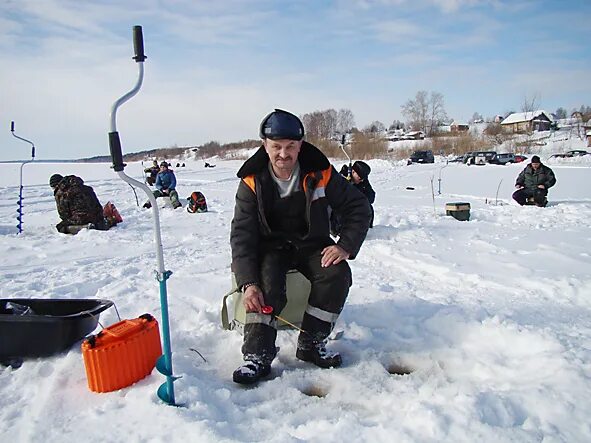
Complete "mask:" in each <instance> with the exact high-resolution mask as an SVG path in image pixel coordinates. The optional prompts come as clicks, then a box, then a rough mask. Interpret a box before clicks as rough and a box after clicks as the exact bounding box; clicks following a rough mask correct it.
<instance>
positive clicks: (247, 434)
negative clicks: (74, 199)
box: [0, 156, 591, 442]
mask: <svg viewBox="0 0 591 443" xmlns="http://www.w3.org/2000/svg"><path fill="white" fill-rule="evenodd" d="M588 157H591V156H588ZM569 160H571V161H570V162H568V163H566V162H564V163H557V164H552V165H551V166H552V167H553V169H554V172H555V173H556V176H557V179H558V184H557V185H556V186H555V187H554V188H552V189H551V191H550V195H549V200H550V203H549V205H548V207H547V208H537V207H519V206H517V205H516V204H514V203H512V202H511V199H510V197H511V193H512V191H513V189H514V188H513V183H514V181H515V178H516V176H517V175H518V173H519V172H520V171H521V170H522V169H523V167H524V166H525V164H515V165H508V166H494V165H486V166H466V165H461V164H449V165H447V166H445V164H443V163H435V164H433V165H411V166H400V165H396V164H392V163H389V162H387V161H384V160H372V161H369V163H370V165H371V167H372V173H371V176H370V178H371V181H372V184H373V186H374V188H375V190H376V192H377V199H376V203H375V213H376V218H375V227H374V228H373V229H372V230H371V231H370V232H369V235H368V237H367V239H366V241H365V243H364V246H363V247H362V249H361V252H360V254H359V256H358V258H357V259H356V260H354V261H351V262H350V264H351V267H352V270H353V278H354V282H353V286H352V288H351V291H350V294H349V299H348V301H347V304H346V306H345V309H344V311H343V313H342V315H341V317H340V319H339V322H338V324H337V329H342V330H343V331H344V334H343V337H342V338H341V339H340V340H337V341H332V342H331V343H329V347H330V348H332V349H335V350H338V351H340V352H341V353H342V354H343V359H344V365H343V367H342V368H339V369H327V370H323V369H318V368H315V367H313V366H312V365H310V364H308V363H304V362H301V361H298V360H296V359H295V356H294V354H295V342H296V337H297V335H296V333H295V332H293V331H282V332H280V333H279V337H278V340H277V345H278V346H280V348H281V350H280V352H279V355H278V358H277V359H276V360H275V362H274V363H273V371H272V375H271V379H270V380H269V381H266V382H264V383H261V384H260V385H258V386H256V387H252V388H244V387H242V386H239V385H236V384H234V383H233V382H232V380H231V374H232V371H233V370H234V369H235V368H236V367H238V366H239V365H240V363H241V354H240V345H241V336H240V335H239V334H238V333H236V332H233V331H225V330H223V329H222V328H221V326H220V306H221V298H222V296H223V295H224V294H225V293H227V292H228V291H229V290H230V289H231V283H230V267H229V266H230V246H229V241H228V237H229V231H230V221H231V219H232V215H233V206H234V193H235V191H236V187H237V185H238V180H237V178H236V176H235V173H236V171H237V170H238V168H239V166H240V164H241V162H240V161H237V160H233V161H221V160H216V161H215V162H214V163H216V164H217V167H216V168H212V169H210V168H204V167H203V162H193V161H190V162H186V163H187V167H186V168H176V174H177V178H178V182H179V186H178V190H179V194H180V196H181V197H187V196H188V195H189V194H190V193H191V191H194V190H200V191H202V192H203V193H204V194H205V196H206V197H207V201H208V206H209V209H210V211H209V212H208V213H204V214H190V213H187V212H186V211H184V210H177V211H174V210H172V209H170V208H164V209H162V210H161V221H162V238H163V244H164V254H165V263H166V268H167V269H170V270H172V271H173V275H172V277H171V278H170V279H169V280H168V295H169V306H170V318H171V337H172V347H173V351H174V358H173V365H174V373H175V375H178V376H182V378H181V379H179V380H178V381H177V382H176V383H175V393H176V397H177V400H178V401H179V402H181V403H183V404H184V407H180V408H176V407H170V406H166V405H164V404H163V403H161V402H160V400H159V399H158V398H157V396H156V390H157V388H158V386H159V385H160V384H161V383H163V382H164V380H165V379H164V377H163V376H162V375H161V374H159V373H158V372H157V371H153V373H152V374H151V375H150V376H148V377H146V378H145V379H143V380H141V381H139V382H138V383H136V384H134V385H133V386H131V387H128V388H125V389H122V390H120V391H116V392H111V393H104V394H97V393H93V392H90V391H89V390H88V388H87V381H86V375H85V369H84V363H83V360H82V354H81V351H80V346H79V344H76V345H75V346H74V347H73V348H72V349H71V350H70V351H68V352H65V353H63V354H60V355H57V356H55V357H51V358H44V359H33V360H27V361H25V362H24V364H23V366H22V367H21V368H19V369H12V368H4V369H2V368H0V441H14V442H28V441H33V442H49V441H85V442H105V441H108V442H129V441H131V442H137V441H174V442H176V441H183V442H184V441H203V442H220V441H223V442H225V441H277V442H301V441H322V442H342V441H351V442H357V441H364V442H401V441H402V442H405V441H421V442H422V441H453V442H464V441H465V442H474V441H485V442H499V441H503V442H504V441H519V442H530V441H531V442H534V441H535V442H538V441H548V442H559V441H564V442H588V441H591V421H590V420H589V417H590V411H591V228H590V223H589V220H590V218H591V186H590V184H591V163H590V162H589V161H588V160H586V159H584V158H580V159H569ZM174 163H176V162H175V161H174V160H173V164H174ZM339 165H340V162H337V167H338V166H339ZM126 172H127V173H128V174H130V175H132V176H135V177H136V178H140V177H141V175H142V174H141V165H140V164H139V163H132V164H130V165H129V166H128V167H127V169H126ZM53 173H61V174H63V175H65V174H69V173H75V174H77V175H80V176H81V177H83V178H84V180H85V181H86V183H87V184H89V185H91V186H93V187H94V189H95V191H96V192H97V195H98V196H99V199H100V200H101V202H103V203H105V202H106V201H107V200H112V201H114V202H115V204H116V205H117V207H118V208H119V210H120V211H121V213H122V215H123V218H124V222H123V223H122V224H121V225H119V226H117V227H116V228H114V229H112V230H110V231H107V232H99V231H82V232H81V233H80V234H78V235H76V236H65V235H62V234H59V233H58V232H57V231H56V230H55V228H54V225H55V224H56V223H57V222H58V217H57V212H56V210H55V203H54V199H53V195H52V192H51V189H50V188H49V186H48V185H47V182H48V179H49V176H50V175H51V174H53ZM23 177H24V185H25V188H24V197H25V199H24V232H23V233H22V234H20V235H18V234H17V233H16V228H15V225H16V221H15V219H14V217H15V216H16V209H17V206H16V201H17V199H18V182H19V165H18V164H0V241H1V242H2V249H3V251H4V253H3V255H2V257H3V258H2V262H1V263H2V264H1V266H0V269H1V280H0V295H1V297H2V298H16V297H25V298H27V297H30V298H106V299H109V300H112V301H114V302H115V304H116V306H117V308H118V310H119V313H120V314H121V316H122V317H123V318H135V317H137V316H138V315H141V314H143V313H145V312H149V313H152V314H153V315H155V316H156V317H157V318H158V319H160V301H159V295H158V284H157V282H156V281H155V280H154V276H153V270H154V269H155V267H156V259H155V248H154V244H153V229H152V218H151V211H148V210H143V209H141V208H139V207H137V206H136V201H135V197H134V194H133V192H132V190H131V188H130V187H129V186H128V185H127V184H126V183H124V182H123V181H121V180H120V179H119V178H118V177H117V175H116V174H115V173H114V172H113V171H112V170H110V169H109V165H107V164H73V163H68V164H43V163H34V164H28V165H26V166H25V167H24V169H23ZM439 179H441V181H439ZM439 187H440V189H441V195H439V194H438V189H439ZM411 188H412V189H411ZM432 189H433V190H434V194H435V196H434V197H433V194H432ZM497 189H498V195H497ZM138 193H139V191H138ZM138 197H139V201H140V205H141V204H142V202H143V201H144V200H145V196H144V195H138ZM461 201H465V202H469V203H470V204H471V219H470V221H467V222H460V221H457V220H455V219H453V218H452V217H449V216H446V215H445V204H446V203H449V202H461ZM116 321H117V316H116V313H115V310H114V309H109V310H107V311H105V312H104V313H103V314H101V323H102V324H103V325H108V324H112V323H114V322H116ZM40 339H42V338H40ZM194 350H196V351H199V352H200V353H201V354H202V355H203V357H204V358H205V360H206V361H204V360H203V359H202V358H201V357H200V356H199V355H198V354H197V352H195V351H194ZM390 372H393V374H390ZM404 372H409V373H408V374H406V375H397V374H396V373H404Z"/></svg>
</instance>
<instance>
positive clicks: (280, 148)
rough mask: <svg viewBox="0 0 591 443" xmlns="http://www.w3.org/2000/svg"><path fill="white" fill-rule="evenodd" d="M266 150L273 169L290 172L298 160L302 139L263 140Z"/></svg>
mask: <svg viewBox="0 0 591 443" xmlns="http://www.w3.org/2000/svg"><path fill="white" fill-rule="evenodd" d="M263 145H264V146H265V151H267V154H268V155H269V159H270V160H271V165H272V166H273V170H275V171H278V172H279V171H282V172H285V173H290V174H291V171H293V168H294V166H295V164H296V161H297V160H298V154H299V153H300V148H301V147H302V141H301V140H300V141H296V140H270V139H268V138H267V139H265V140H263Z"/></svg>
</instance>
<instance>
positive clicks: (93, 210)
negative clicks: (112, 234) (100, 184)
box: [54, 175, 105, 225]
mask: <svg viewBox="0 0 591 443" xmlns="http://www.w3.org/2000/svg"><path fill="white" fill-rule="evenodd" d="M54 196H55V203H56V205H57V212H58V213H59V216H60V218H61V219H62V220H63V222H64V223H66V224H67V225H85V224H88V223H93V224H95V225H99V224H103V223H104V220H105V218H104V216H103V207H102V206H101V204H100V202H99V200H98V198H97V197H96V194H95V193H94V191H93V189H92V188H91V187H90V186H86V185H85V184H84V181H83V180H82V179H81V178H80V177H76V176H75V175H67V176H66V177H64V178H63V179H62V181H60V182H59V184H58V185H57V187H56V188H55V191H54Z"/></svg>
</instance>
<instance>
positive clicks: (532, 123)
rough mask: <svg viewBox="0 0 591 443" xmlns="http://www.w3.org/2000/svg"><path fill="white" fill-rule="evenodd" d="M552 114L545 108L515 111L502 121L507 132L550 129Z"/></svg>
mask: <svg viewBox="0 0 591 443" xmlns="http://www.w3.org/2000/svg"><path fill="white" fill-rule="evenodd" d="M549 115H550V114H549V113H547V112H546V111H544V110H541V109H540V110H538V111H531V112H515V113H513V114H511V115H509V116H507V118H506V119H505V120H503V121H502V122H501V126H502V127H503V129H504V130H505V131H507V132H513V133H519V132H532V131H548V130H549V129H550V125H551V124H552V118H551V117H550V116H549Z"/></svg>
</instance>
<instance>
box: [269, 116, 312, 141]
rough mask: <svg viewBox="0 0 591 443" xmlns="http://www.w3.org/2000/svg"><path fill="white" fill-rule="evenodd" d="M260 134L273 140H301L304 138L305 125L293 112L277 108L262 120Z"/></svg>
mask: <svg viewBox="0 0 591 443" xmlns="http://www.w3.org/2000/svg"><path fill="white" fill-rule="evenodd" d="M259 136H260V137H261V138H262V139H266V138H269V139H271V140H301V139H303V138H304V125H303V123H302V121H301V120H300V119H299V118H298V117H297V116H295V115H294V114H292V113H291V112H287V111H284V110H282V109H275V110H274V111H273V112H271V113H270V114H269V115H267V116H266V117H265V118H264V119H263V121H262V122H261V127H260V130H259Z"/></svg>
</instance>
